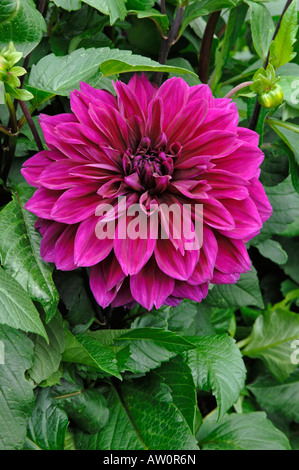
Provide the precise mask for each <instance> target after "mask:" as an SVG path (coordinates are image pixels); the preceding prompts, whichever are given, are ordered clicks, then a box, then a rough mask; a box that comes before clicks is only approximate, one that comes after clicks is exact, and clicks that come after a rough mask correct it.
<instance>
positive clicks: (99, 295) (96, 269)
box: [89, 260, 121, 308]
mask: <svg viewBox="0 0 299 470" xmlns="http://www.w3.org/2000/svg"><path fill="white" fill-rule="evenodd" d="M89 283H90V288H91V290H92V293H93V295H94V297H95V299H96V301H97V302H98V304H99V305H101V307H103V308H106V307H108V305H109V304H111V302H112V300H113V299H115V297H116V294H117V291H118V290H119V288H120V285H121V284H120V285H117V286H115V287H114V288H113V289H110V290H109V289H108V288H107V263H105V260H104V261H102V262H101V263H98V264H96V265H95V266H92V267H91V268H90V278H89Z"/></svg>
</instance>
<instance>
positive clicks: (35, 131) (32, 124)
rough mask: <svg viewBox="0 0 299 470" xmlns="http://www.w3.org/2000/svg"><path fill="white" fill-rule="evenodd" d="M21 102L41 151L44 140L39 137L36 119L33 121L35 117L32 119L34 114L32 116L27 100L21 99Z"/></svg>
mask: <svg viewBox="0 0 299 470" xmlns="http://www.w3.org/2000/svg"><path fill="white" fill-rule="evenodd" d="M19 103H20V106H21V108H22V111H23V113H24V116H25V118H26V120H27V122H28V126H29V127H30V130H31V132H32V135H33V138H34V140H35V142H36V145H37V148H38V150H39V151H42V150H44V146H43V144H42V141H41V140H40V137H39V135H38V132H37V129H36V127H35V124H34V121H33V119H32V116H31V114H30V112H29V110H28V108H27V106H26V104H25V102H24V101H19Z"/></svg>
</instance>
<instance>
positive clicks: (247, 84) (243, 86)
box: [224, 82, 253, 98]
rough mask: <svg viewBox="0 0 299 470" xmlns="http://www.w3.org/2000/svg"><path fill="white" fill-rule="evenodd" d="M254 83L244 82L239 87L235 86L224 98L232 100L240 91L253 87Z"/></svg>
mask: <svg viewBox="0 0 299 470" xmlns="http://www.w3.org/2000/svg"><path fill="white" fill-rule="evenodd" d="M252 84H253V82H243V83H240V84H239V85H237V86H235V87H234V88H233V89H232V90H230V91H229V92H228V93H226V95H225V96H224V98H231V97H232V96H233V95H235V94H236V93H237V92H238V91H239V90H242V88H246V87H248V86H250V85H252Z"/></svg>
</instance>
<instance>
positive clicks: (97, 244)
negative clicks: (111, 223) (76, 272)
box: [74, 215, 113, 266]
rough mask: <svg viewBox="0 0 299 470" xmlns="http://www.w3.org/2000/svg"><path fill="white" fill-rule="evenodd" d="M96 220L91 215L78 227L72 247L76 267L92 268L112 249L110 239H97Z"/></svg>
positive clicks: (96, 218)
mask: <svg viewBox="0 0 299 470" xmlns="http://www.w3.org/2000/svg"><path fill="white" fill-rule="evenodd" d="M98 220H99V218H98V217H96V216H94V215H91V216H90V217H88V218H87V219H85V220H83V222H81V223H80V225H79V228H78V230H77V233H76V238H75V245H74V260H75V264H76V265H77V266H93V265H94V264H96V263H99V262H100V261H102V260H103V259H105V258H106V257H107V256H108V255H109V253H110V252H111V250H112V248H113V240H112V239H109V238H108V237H107V238H104V239H101V240H100V239H99V238H97V236H96V225H97V222H98Z"/></svg>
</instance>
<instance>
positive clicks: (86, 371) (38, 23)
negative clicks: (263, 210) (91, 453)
mask: <svg viewBox="0 0 299 470" xmlns="http://www.w3.org/2000/svg"><path fill="white" fill-rule="evenodd" d="M164 5H165V2H163V1H162V2H155V1H154V0H109V1H104V0H82V1H81V0H49V1H46V2H45V1H43V0H42V1H41V2H38V1H36V2H34V1H33V0H22V1H21V2H19V1H18V0H0V48H2V47H4V46H8V43H9V42H10V41H13V43H14V45H15V47H16V49H17V51H20V52H22V53H23V59H22V60H21V61H20V65H23V66H24V67H25V69H26V70H27V71H28V73H27V74H26V76H25V79H24V81H23V83H22V89H23V90H27V91H28V92H30V93H31V94H32V95H26V94H23V95H19V96H17V97H19V99H20V100H22V99H28V97H30V98H31V99H29V100H28V101H27V106H26V105H25V107H26V109H25V110H24V103H23V104H22V103H20V106H17V105H16V102H15V109H16V116H17V125H16V127H15V129H14V132H13V133H11V132H10V134H11V135H9V134H7V133H5V132H3V129H4V130H5V129H11V126H12V123H11V116H12V114H11V113H10V114H9V104H10V103H9V102H7V105H8V106H6V105H4V104H1V105H0V118H1V123H2V124H1V126H2V133H1V132H0V134H1V137H0V138H1V152H2V153H1V156H2V158H3V160H2V162H1V165H2V168H1V169H2V170H3V173H2V180H1V181H0V183H1V189H0V196H1V211H0V258H1V267H0V345H1V349H0V362H4V363H3V364H0V391H1V393H0V410H1V411H0V449H6V450H9V449H50V450H58V449H59V450H60V449H85V450H88V449H99V450H120V449H126V450H133V449H151V450H154V449H157V450H199V449H203V450H205V449H209V450H211V449H212V450H217V449H235V450H237V449H249V450H254V449H266V450H269V449H275V450H289V449H299V369H298V366H297V363H298V361H299V355H298V357H297V350H298V347H299V315H298V312H299V270H298V264H299V255H298V253H299V194H298V193H299V150H298V149H299V145H298V144H299V54H298V53H297V52H298V48H299V42H298V41H297V42H295V40H296V37H297V38H298V28H297V24H298V12H297V3H296V0H293V1H292V2H290V1H289V2H288V5H287V6H288V9H287V11H286V12H285V14H284V15H283V17H282V21H281V23H279V19H280V17H281V13H282V11H283V9H284V7H285V2H284V1H282V0H270V1H263V2H262V1H251V0H246V1H243V0H202V1H199V0H189V1H182V0H180V1H178V2H177V1H176V0H169V1H167V2H166V10H165V11H164ZM38 8H39V11H38ZM178 9H181V10H182V13H183V15H182V18H181V21H180V23H179V28H178V34H177V35H176V37H175V39H176V41H175V43H174V44H173V45H172V47H171V48H170V50H169V54H168V58H167V62H166V64H163V63H159V61H158V59H159V51H160V48H161V44H162V43H163V41H165V39H163V37H164V38H166V37H167V36H168V35H170V32H169V31H173V29H172V30H171V28H172V25H173V24H174V18H175V17H176V12H177V11H178ZM40 11H42V13H43V15H42V14H41V13H40ZM215 12H216V13H215ZM217 12H219V13H217ZM213 15H214V16H213ZM216 16H217V26H216V28H215V30H214V31H213V30H212V35H211V42H210V49H209V47H208V46H209V44H207V41H206V39H205V32H207V31H210V30H211V28H210V26H211V18H215V17H216ZM278 23H279V24H280V28H279V30H278V33H277V34H276V37H275V39H274V41H272V39H273V34H274V31H275V27H276V26H277V24H278ZM207 25H208V26H207ZM269 49H270V56H269V58H270V63H272V65H273V66H274V68H275V69H276V76H280V77H281V78H280V82H279V84H280V86H281V87H282V89H283V93H284V102H283V104H281V105H279V106H276V107H275V108H274V109H266V108H261V109H260V110H259V113H258V114H257V113H256V105H255V103H256V93H255V92H254V91H252V90H250V89H249V88H248V87H247V88H244V89H242V90H240V91H239V92H238V93H237V94H236V95H234V96H233V100H234V101H235V102H236V103H237V105H238V109H239V114H240V124H241V125H242V126H244V127H248V126H250V125H251V124H252V119H253V115H254V114H255V117H256V118H258V119H257V123H256V124H257V125H256V130H257V131H258V132H259V134H260V146H261V148H262V150H263V151H264V153H265V160H264V162H263V164H262V170H261V181H262V183H263V184H264V186H265V189H266V192H267V195H268V197H269V200H270V202H271V205H272V207H273V216H272V217H271V218H270V219H269V220H268V221H267V222H266V223H265V224H264V227H263V229H262V231H261V233H260V234H259V235H258V236H257V237H256V238H255V239H254V240H252V241H251V242H250V244H248V245H249V246H248V248H249V253H250V256H251V259H252V263H253V269H252V271H251V272H249V273H247V274H244V275H242V276H241V278H240V281H239V282H238V283H237V284H235V285H223V286H219V285H218V286H214V287H213V288H212V289H211V290H210V292H209V294H208V296H207V298H206V300H205V301H204V302H202V303H201V304H196V303H195V302H191V301H184V302H183V303H182V304H181V305H179V306H178V307H175V308H171V307H163V308H161V309H160V310H159V311H155V312H153V311H152V312H144V311H143V309H142V308H141V307H139V306H137V307H135V308H134V309H133V310H131V311H124V310H123V309H115V310H114V311H111V310H109V309H105V310H104V311H102V310H101V309H99V308H97V307H96V306H95V303H94V299H93V298H92V296H91V294H90V291H89V289H88V288H87V283H86V278H85V274H84V272H83V271H82V270H81V269H78V270H76V271H73V272H61V271H56V270H54V267H53V265H51V264H47V263H44V262H43V261H42V260H41V257H40V254H39V245H40V236H39V234H38V233H37V232H36V231H35V230H34V222H35V217H34V216H33V215H32V214H30V213H29V212H27V211H25V210H24V209H23V205H24V203H25V202H26V200H28V198H30V197H31V195H32V188H30V187H29V186H28V185H27V183H26V182H25V181H24V179H23V178H22V176H21V174H20V167H21V165H22V163H23V162H24V161H25V160H26V159H27V158H28V157H29V156H31V155H34V153H36V151H37V150H38V147H37V143H36V139H34V138H33V135H32V133H31V130H30V127H29V125H28V123H27V120H28V119H29V118H28V117H27V118H26V116H25V115H24V112H26V110H29V113H30V114H32V118H33V122H34V124H35V126H36V128H37V129H38V132H39V137H40V139H41V144H40V145H42V146H43V145H45V144H44V142H43V136H42V134H41V132H40V128H39V126H38V114H39V112H41V111H42V112H43V113H46V114H56V113H60V112H68V111H69V93H70V91H71V90H72V89H74V88H76V87H78V86H79V82H80V81H86V82H88V83H90V84H91V85H93V86H95V87H98V88H104V89H108V90H111V91H113V87H112V80H113V79H116V78H117V77H118V76H119V77H120V78H121V79H122V80H124V81H127V80H128V79H129V78H130V76H131V73H132V72H135V71H146V72H147V74H148V76H149V77H150V78H153V77H154V76H155V73H157V72H162V73H164V75H163V78H167V76H173V75H177V76H181V77H183V78H184V79H185V80H186V81H187V82H188V83H189V84H190V85H195V84H198V83H200V80H199V78H198V76H199V77H200V79H201V80H203V81H206V78H207V79H208V80H209V84H210V86H211V88H212V90H213V93H214V95H215V96H217V97H223V96H224V95H225V94H226V93H228V92H229V91H230V90H231V89H232V88H233V87H234V86H236V85H238V84H240V83H242V82H244V81H248V80H252V79H253V76H254V74H255V73H256V71H257V70H258V69H260V68H261V67H263V65H264V64H265V62H266V61H267V55H268V51H269ZM207 51H208V52H209V53H210V63H209V62H208V63H207V64H206V63H205V61H206V58H207V57H208V56H207ZM296 53H297V54H296ZM160 62H163V58H162V59H161V56H160ZM203 65H204V68H203ZM21 105H22V106H21ZM10 111H11V110H10ZM27 116H28V112H27ZM29 117H30V116H29ZM0 131H1V129H0ZM8 147H9V148H10V149H11V148H13V149H14V150H15V152H14V153H15V158H14V159H13V161H12V160H10V161H9V166H10V168H8V169H9V174H8V175H7V173H8V171H7V163H5V161H4V156H5V152H6V150H7V148H8ZM11 157H12V156H11ZM11 163H12V164H11ZM3 345H4V347H2V346H3ZM1 354H2V356H1ZM1 358H2V360H1Z"/></svg>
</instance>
